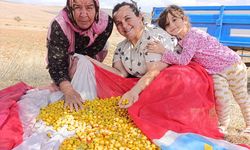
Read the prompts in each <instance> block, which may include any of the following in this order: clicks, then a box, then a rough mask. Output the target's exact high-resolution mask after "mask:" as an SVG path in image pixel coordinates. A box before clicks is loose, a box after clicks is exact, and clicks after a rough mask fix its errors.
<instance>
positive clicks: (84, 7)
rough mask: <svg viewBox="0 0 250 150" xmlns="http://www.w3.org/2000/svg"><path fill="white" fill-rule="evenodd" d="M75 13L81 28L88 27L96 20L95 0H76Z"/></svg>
mask: <svg viewBox="0 0 250 150" xmlns="http://www.w3.org/2000/svg"><path fill="white" fill-rule="evenodd" d="M73 14H74V18H75V21H76V23H77V25H78V26H79V27H80V28H81V29H88V28H89V27H90V26H91V25H92V24H93V22H94V21H95V16H96V9H95V4H94V1H93V0H74V1H73Z"/></svg>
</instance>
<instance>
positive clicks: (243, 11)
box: [151, 6, 250, 67]
mask: <svg viewBox="0 0 250 150" xmlns="http://www.w3.org/2000/svg"><path fill="white" fill-rule="evenodd" d="M182 8H183V9H184V11H185V13H186V14H187V15H188V16H189V19H190V22H191V24H192V26H193V27H198V28H201V29H202V30H205V31H206V32H208V33H209V34H210V35H212V36H214V37H216V38H217V39H218V40H219V41H220V42H221V43H222V44H224V45H226V46H229V47H230V48H232V49H233V50H235V51H238V50H241V51H242V53H241V54H240V56H241V57H249V58H250V55H249V54H245V53H246V51H250V6H184V7H182ZM164 9H165V7H154V8H153V11H152V20H151V22H152V23H156V21H157V19H158V17H159V16H160V14H161V12H162V11H163V10H164ZM244 52H245V53H244ZM246 65H247V66H248V67H249V66H250V62H246Z"/></svg>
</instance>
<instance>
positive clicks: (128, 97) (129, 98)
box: [118, 90, 139, 108]
mask: <svg viewBox="0 0 250 150" xmlns="http://www.w3.org/2000/svg"><path fill="white" fill-rule="evenodd" d="M138 98H139V95H138V94H136V93H135V92H133V91H132V90H131V91H128V92H126V93H125V94H123V95H122V98H121V99H120V100H119V102H118V105H119V107H120V108H128V107H130V106H132V105H133V104H134V103H135V102H136V101H137V100H138Z"/></svg>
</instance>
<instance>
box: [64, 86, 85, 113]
mask: <svg viewBox="0 0 250 150" xmlns="http://www.w3.org/2000/svg"><path fill="white" fill-rule="evenodd" d="M60 89H61V91H62V92H63V94H64V98H65V99H64V108H66V107H67V106H69V108H70V111H73V110H74V109H75V110H76V111H78V110H79V108H80V109H82V101H83V100H82V98H81V96H80V94H79V93H78V92H77V91H75V90H74V89H73V87H72V85H71V83H70V82H69V81H63V82H61V83H60Z"/></svg>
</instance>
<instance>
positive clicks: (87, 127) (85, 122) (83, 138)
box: [37, 97, 159, 150]
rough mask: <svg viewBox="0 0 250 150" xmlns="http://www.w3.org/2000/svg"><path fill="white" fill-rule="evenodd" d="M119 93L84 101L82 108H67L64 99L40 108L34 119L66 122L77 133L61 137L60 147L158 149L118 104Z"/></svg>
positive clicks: (66, 149)
mask: <svg viewBox="0 0 250 150" xmlns="http://www.w3.org/2000/svg"><path fill="white" fill-rule="evenodd" d="M119 99H120V97H111V98H109V99H95V100H93V101H86V102H85V103H84V104H83V109H82V110H80V111H78V112H75V111H73V112H70V110H69V109H68V108H67V109H64V108H63V103H64V101H63V100H60V101H58V102H55V103H53V104H50V105H48V106H47V107H45V108H42V109H41V112H40V114H39V116H38V118H37V120H39V119H41V120H43V121H44V122H45V123H46V125H51V126H53V128H54V129H55V130H58V129H60V128H61V127H63V126H65V125H66V126H67V129H68V130H75V131H76V135H75V136H73V137H71V138H68V139H66V140H64V141H63V143H62V144H61V146H60V149H61V150H74V149H98V150H99V149H100V150H105V149H106V150H112V149H113V150H114V149H117V150H128V149H133V150H134V149H135V150H137V149H138V150H140V149H147V150H151V149H152V150H153V149H159V148H158V147H157V146H156V145H154V144H153V143H151V142H150V141H149V140H148V139H147V137H146V136H145V135H143V134H142V133H141V131H140V129H138V128H137V127H136V126H135V125H134V124H133V122H132V120H131V119H130V118H129V116H128V112H127V110H126V109H121V108H119V107H118V106H117V103H118V101H119Z"/></svg>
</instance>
